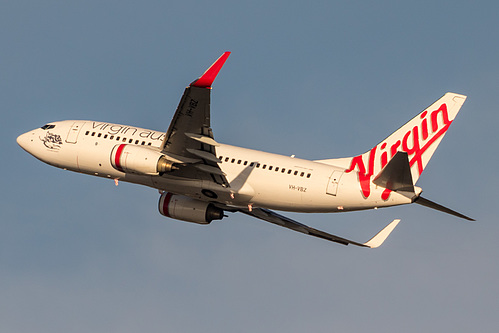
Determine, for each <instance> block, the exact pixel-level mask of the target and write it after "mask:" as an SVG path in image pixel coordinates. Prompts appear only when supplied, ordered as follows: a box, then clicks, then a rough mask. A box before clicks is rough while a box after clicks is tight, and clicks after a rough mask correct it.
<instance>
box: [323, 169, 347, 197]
mask: <svg viewBox="0 0 499 333" xmlns="http://www.w3.org/2000/svg"><path fill="white" fill-rule="evenodd" d="M342 175H343V171H338V170H335V171H333V173H332V174H331V177H329V182H328V184H327V188H326V193H327V194H330V195H336V192H337V191H338V184H339V183H340V178H341V176H342Z"/></svg>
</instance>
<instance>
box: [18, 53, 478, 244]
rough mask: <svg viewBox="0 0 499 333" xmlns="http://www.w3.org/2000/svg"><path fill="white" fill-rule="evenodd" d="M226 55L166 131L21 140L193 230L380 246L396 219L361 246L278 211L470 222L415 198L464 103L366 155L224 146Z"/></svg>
mask: <svg viewBox="0 0 499 333" xmlns="http://www.w3.org/2000/svg"><path fill="white" fill-rule="evenodd" d="M229 55H230V52H225V53H223V54H222V55H221V56H220V57H219V58H218V59H217V60H216V61H215V62H214V63H213V64H212V65H211V66H210V67H209V68H208V69H207V70H206V71H205V72H204V73H203V75H202V76H201V77H199V78H198V79H196V80H194V81H193V82H192V83H191V84H190V85H189V86H187V87H186V88H185V91H184V94H183V96H182V97H181V99H180V103H179V105H178V107H177V109H176V111H175V114H174V116H173V119H172V121H171V123H170V126H169V127H168V130H167V131H166V132H165V133H164V132H158V131H155V130H150V129H145V128H139V127H135V126H128V125H120V124H113V123H107V122H103V121H92V120H65V121H56V122H50V123H47V124H46V125H44V126H42V127H41V128H38V129H34V130H32V131H29V132H27V133H24V134H22V135H20V136H19V137H18V138H17V143H18V144H19V145H20V146H21V147H22V148H23V149H24V150H25V151H26V152H28V153H30V154H31V155H33V156H34V157H36V158H37V159H39V160H41V161H42V162H45V163H47V164H49V165H52V166H55V167H58V168H62V169H64V170H70V171H74V172H79V173H83V174H88V175H93V176H98V177H103V178H109V179H112V180H114V181H115V183H116V185H118V182H119V181H124V182H130V183H135V184H140V185H145V186H148V187H151V188H155V189H157V190H158V191H159V193H160V197H159V203H158V208H159V212H160V214H161V215H163V216H166V217H169V218H172V219H177V220H182V221H187V222H193V223H197V224H209V223H211V222H212V221H213V220H221V219H222V218H224V217H227V215H225V212H231V213H235V212H240V213H244V214H247V215H250V216H253V217H255V218H258V219H261V220H264V221H267V222H270V223H273V224H276V225H279V226H282V227H285V228H289V229H292V230H294V231H298V232H301V233H305V234H308V235H311V236H315V237H319V238H322V239H325V240H329V241H332V242H336V243H340V244H343V245H348V244H352V245H357V246H361V247H368V248H376V247H379V246H380V245H381V244H382V243H383V242H384V241H385V239H386V238H387V237H388V235H389V234H390V233H391V232H392V231H393V229H394V228H395V227H396V226H397V224H398V223H399V221H400V219H395V220H393V221H392V222H390V223H389V224H388V225H387V226H386V227H385V228H383V229H382V230H381V231H380V232H379V233H377V234H376V235H375V236H374V237H373V238H371V239H370V240H369V241H367V242H365V243H360V242H356V241H353V240H349V239H346V238H343V237H339V236H336V235H332V234H330V233H327V232H324V231H320V230H317V229H315V228H312V227H309V226H307V225H304V224H302V223H300V222H297V221H295V220H293V219H290V218H288V217H286V216H283V215H281V214H279V213H276V212H275V211H274V210H278V211H288V212H302V213H326V212H348V211H356V210H366V209H377V208H381V207H389V206H396V205H403V204H410V203H417V204H421V205H423V206H427V207H430V208H433V209H437V210H440V211H442V212H445V213H449V214H452V215H455V216H457V217H460V218H464V219H467V220H470V221H474V220H473V219H471V218H469V217H467V216H465V215H462V214H460V213H458V212H456V211H454V210H451V209H449V208H446V207H444V206H442V205H439V204H437V203H435V202H433V201H430V200H428V199H425V198H423V197H421V192H422V189H421V188H420V187H417V186H416V182H417V181H418V179H419V177H420V175H421V173H422V172H423V170H424V169H425V167H426V165H427V163H428V162H429V160H430V158H431V157H432V155H433V153H434V152H435V149H436V148H437V146H438V145H439V143H440V142H441V141H442V138H443V137H444V135H445V134H446V133H447V130H448V129H449V126H450V125H451V123H452V122H453V120H454V118H455V117H456V115H457V113H458V111H459V110H460V108H461V106H462V105H463V103H464V101H465V100H466V96H464V95H460V94H455V93H450V92H449V93H446V94H445V95H444V96H443V97H441V98H440V99H439V100H437V101H436V102H435V103H433V104H432V105H430V106H429V107H428V108H426V109H424V110H423V111H422V112H421V113H419V114H418V115H416V116H415V117H414V118H412V119H411V120H409V122H407V123H406V124H405V125H403V126H402V127H400V128H399V129H398V130H396V131H395V132H394V133H393V134H391V135H390V136H388V137H387V138H386V139H384V140H383V141H381V142H380V143H378V144H377V145H375V146H374V147H373V148H371V149H370V150H368V151H367V152H365V153H363V154H360V155H357V156H353V157H347V158H335V159H322V160H313V161H311V160H305V159H300V158H296V157H295V156H283V155H278V154H271V153H267V152H263V151H258V150H252V149H247V148H241V147H236V146H232V145H228V144H222V143H219V142H218V141H216V140H215V137H214V135H213V131H212V129H211V126H210V94H211V90H212V84H213V82H214V80H215V78H216V77H217V75H218V73H219V72H220V70H221V69H222V67H223V65H224V64H225V62H226V60H227V58H228V57H229Z"/></svg>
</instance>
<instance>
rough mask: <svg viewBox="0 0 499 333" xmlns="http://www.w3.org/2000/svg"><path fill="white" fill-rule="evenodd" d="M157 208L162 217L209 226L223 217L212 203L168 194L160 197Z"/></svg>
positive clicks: (221, 211)
mask: <svg viewBox="0 0 499 333" xmlns="http://www.w3.org/2000/svg"><path fill="white" fill-rule="evenodd" d="M158 208H159V212H160V213H161V215H163V216H166V217H171V218H172V219H177V220H182V221H187V222H194V223H198V224H209V223H210V222H211V221H213V220H221V219H222V218H223V217H224V211H223V210H222V209H220V208H218V207H215V206H214V205H213V204H212V203H209V202H205V201H201V200H196V199H192V198H189V197H186V196H184V195H178V194H173V193H170V192H165V193H163V194H162V195H161V197H160V198H159V205H158Z"/></svg>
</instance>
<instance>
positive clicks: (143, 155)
mask: <svg viewBox="0 0 499 333" xmlns="http://www.w3.org/2000/svg"><path fill="white" fill-rule="evenodd" d="M111 165H112V166H113V168H115V169H116V170H118V171H121V172H127V173H136V174H146V175H158V174H162V173H165V172H170V171H172V170H174V169H176V167H174V166H173V162H172V161H169V160H168V159H167V158H166V157H165V155H163V154H161V152H160V151H159V150H155V149H154V148H149V147H144V146H136V145H127V144H120V145H116V146H114V148H113V150H112V151H111Z"/></svg>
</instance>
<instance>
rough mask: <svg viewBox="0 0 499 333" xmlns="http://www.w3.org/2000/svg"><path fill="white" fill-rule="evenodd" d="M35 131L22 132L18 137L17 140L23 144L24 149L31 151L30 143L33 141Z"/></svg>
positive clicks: (20, 144)
mask: <svg viewBox="0 0 499 333" xmlns="http://www.w3.org/2000/svg"><path fill="white" fill-rule="evenodd" d="M33 135H34V133H33V132H27V133H24V134H21V135H19V136H18V137H17V139H16V141H17V144H18V145H19V146H21V148H22V149H24V150H26V151H27V152H28V153H29V146H30V143H31V142H33Z"/></svg>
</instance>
